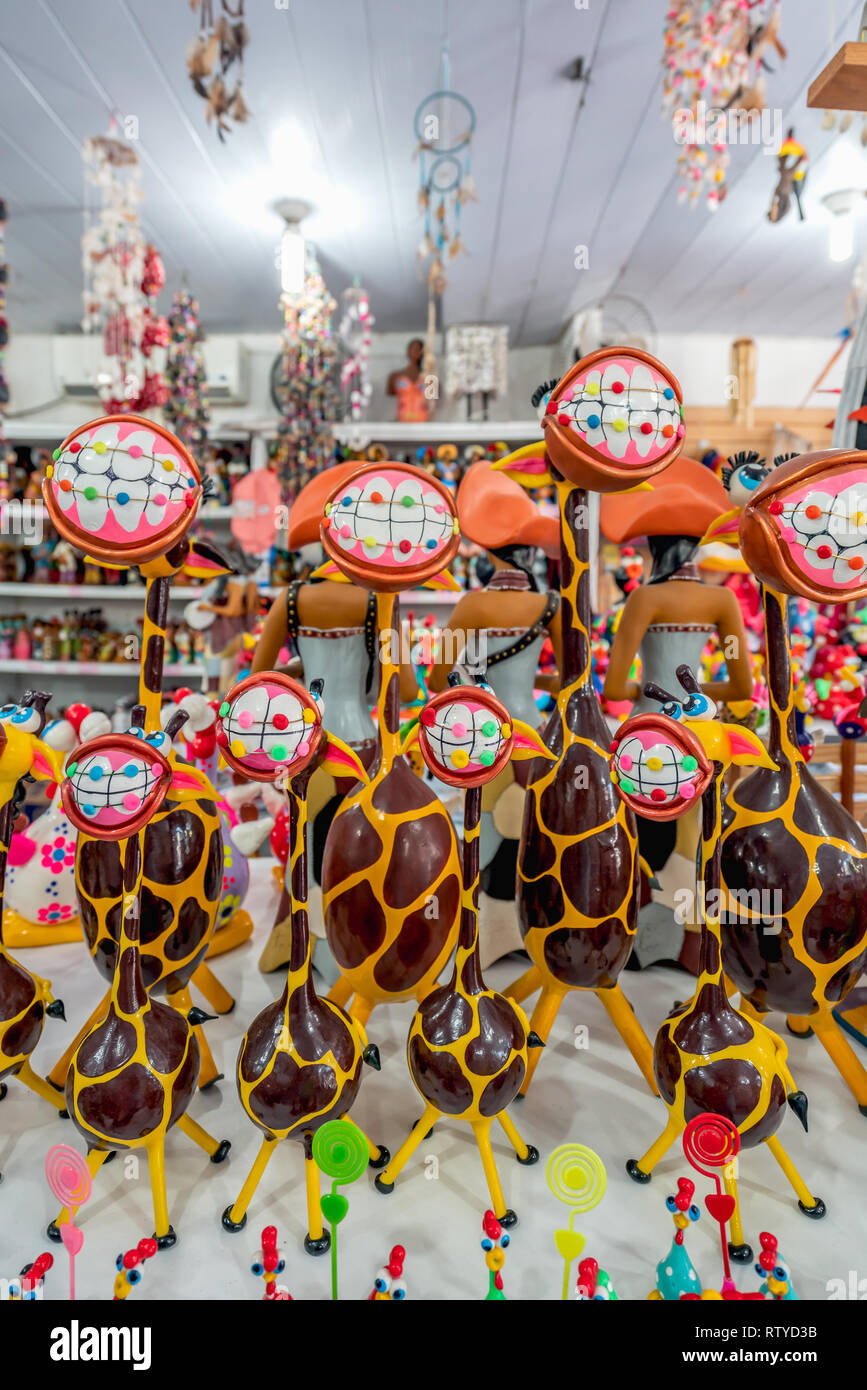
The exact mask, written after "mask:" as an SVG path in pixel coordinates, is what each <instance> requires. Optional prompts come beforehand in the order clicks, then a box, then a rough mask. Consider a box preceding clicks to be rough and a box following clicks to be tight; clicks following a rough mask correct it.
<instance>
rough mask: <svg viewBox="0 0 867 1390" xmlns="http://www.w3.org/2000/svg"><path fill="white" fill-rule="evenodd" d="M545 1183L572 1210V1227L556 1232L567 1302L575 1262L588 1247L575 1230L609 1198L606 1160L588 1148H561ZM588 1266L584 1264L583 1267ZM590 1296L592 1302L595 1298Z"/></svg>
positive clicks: (547, 1169)
mask: <svg viewBox="0 0 867 1390" xmlns="http://www.w3.org/2000/svg"><path fill="white" fill-rule="evenodd" d="M545 1180H546V1182H547V1184H548V1187H549V1188H550V1189H551V1191H552V1192H553V1194H554V1196H555V1197H556V1198H557V1200H558V1201H560V1202H565V1203H566V1205H567V1206H568V1207H569V1208H570V1211H569V1225H568V1226H565V1227H561V1228H560V1229H559V1230H556V1231H555V1232H554V1244H555V1245H556V1246H557V1250H558V1252H559V1254H560V1256H561V1258H562V1260H563V1265H564V1269H563V1294H562V1297H563V1299H567V1298H568V1297H569V1274H570V1271H571V1268H572V1261H573V1260H577V1258H578V1256H579V1255H580V1254H581V1252H582V1250H583V1249H584V1246H585V1245H586V1244H587V1241H586V1238H585V1237H584V1236H583V1235H582V1234H581V1232H580V1231H576V1230H575V1217H576V1216H578V1215H580V1213H581V1212H585V1211H592V1210H593V1208H594V1207H596V1206H598V1205H599V1203H600V1202H601V1201H602V1198H603V1197H604V1196H605V1189H606V1187H607V1185H608V1175H607V1173H606V1172H605V1165H604V1164H603V1162H602V1159H601V1158H600V1157H599V1155H598V1154H597V1153H594V1151H593V1150H592V1149H589V1148H588V1147H587V1145H586V1144H561V1145H560V1147H559V1148H557V1149H554V1151H553V1153H551V1155H550V1157H549V1158H548V1162H547V1165H546V1167H545ZM586 1263H587V1261H582V1265H583V1264H586ZM593 1263H594V1264H595V1263H596V1262H595V1261H594V1262H593ZM597 1269H598V1265H597ZM603 1272H604V1271H603ZM607 1277H608V1276H607V1275H606V1278H607ZM594 1289H595V1278H594ZM587 1296H588V1297H591V1298H592V1297H593V1294H592V1293H591V1294H589V1295H587Z"/></svg>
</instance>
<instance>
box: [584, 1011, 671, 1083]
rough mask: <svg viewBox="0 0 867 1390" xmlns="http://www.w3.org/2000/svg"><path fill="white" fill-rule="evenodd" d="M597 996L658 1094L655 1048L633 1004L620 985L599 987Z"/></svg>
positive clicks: (646, 1078) (646, 1079)
mask: <svg viewBox="0 0 867 1390" xmlns="http://www.w3.org/2000/svg"><path fill="white" fill-rule="evenodd" d="M596 998H597V999H598V1000H599V1001H600V1003H601V1004H602V1007H603V1008H604V1009H605V1012H606V1013H607V1015H608V1017H609V1018H610V1019H611V1022H612V1023H613V1024H614V1027H615V1028H616V1029H617V1031H618V1033H619V1034H620V1036H621V1038H622V1039H623V1041H624V1042H625V1043H626V1046H627V1047H628V1048H629V1051H630V1052H631V1053H632V1056H633V1058H634V1060H635V1062H636V1065H637V1066H638V1070H639V1071H640V1072H641V1075H642V1076H643V1077H644V1079H645V1081H646V1082H647V1084H648V1086H649V1087H650V1089H651V1092H652V1093H653V1095H655V1096H658V1095H659V1091H658V1090H657V1089H656V1078H655V1077H654V1075H653V1048H652V1047H651V1046H650V1043H649V1041H648V1039H647V1034H646V1033H645V1031H644V1029H643V1028H642V1026H641V1024H640V1023H639V1022H638V1019H637V1018H636V1017H635V1013H634V1011H633V1008H632V1005H631V1004H630V1002H629V1000H628V999H627V998H626V995H625V994H624V993H623V990H622V989H621V988H620V986H619V985H615V986H614V988H613V989H597V990H596Z"/></svg>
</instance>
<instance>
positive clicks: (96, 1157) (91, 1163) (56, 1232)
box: [45, 1149, 113, 1242]
mask: <svg viewBox="0 0 867 1390" xmlns="http://www.w3.org/2000/svg"><path fill="white" fill-rule="evenodd" d="M112 1152H113V1150H111V1149H89V1150H88V1152H87V1157H86V1159H85V1162H86V1163H87V1166H88V1168H89V1169H90V1176H91V1178H95V1177H96V1175H97V1173H98V1172H99V1170H100V1168H101V1167H102V1165H103V1163H105V1161H106V1159H107V1158H109V1157H110V1155H111V1154H112ZM77 1211H78V1207H73V1208H72V1211H71V1212H70V1210H69V1207H64V1208H63V1209H62V1210H61V1211H60V1212H58V1214H57V1216H56V1218H55V1219H54V1221H52V1222H51V1223H50V1225H49V1227H48V1230H47V1231H46V1233H45V1234H46V1235H47V1236H48V1238H49V1240H53V1241H58V1242H59V1241H60V1240H61V1239H62V1237H61V1234H60V1227H61V1226H62V1225H63V1223H64V1221H70V1220H71V1219H72V1217H74V1216H75V1213H76V1212H77Z"/></svg>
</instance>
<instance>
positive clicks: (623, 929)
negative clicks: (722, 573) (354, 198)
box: [494, 347, 684, 1095]
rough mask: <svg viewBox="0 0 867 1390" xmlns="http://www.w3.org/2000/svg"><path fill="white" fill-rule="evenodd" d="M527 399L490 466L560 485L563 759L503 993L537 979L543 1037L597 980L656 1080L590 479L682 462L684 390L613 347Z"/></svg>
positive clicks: (555, 733)
mask: <svg viewBox="0 0 867 1390" xmlns="http://www.w3.org/2000/svg"><path fill="white" fill-rule="evenodd" d="M533 403H534V405H537V406H538V407H539V408H540V410H541V411H542V428H543V430H544V435H545V438H544V441H543V442H542V443H540V444H530V445H528V446H526V447H525V448H523V449H519V450H518V451H517V452H516V453H514V454H510V455H509V456H508V457H506V458H503V459H500V460H499V461H498V463H496V464H495V465H494V467H495V468H500V469H503V470H505V471H506V472H507V473H508V475H509V476H510V477H511V478H513V479H514V480H515V482H518V483H521V484H522V485H523V486H524V487H528V488H537V487H539V486H541V485H544V484H550V483H553V484H555V485H556V488H557V495H558V499H559V503H560V541H561V546H560V554H561V559H560V593H561V602H560V612H561V623H562V650H563V669H562V671H561V672H560V677H561V688H560V693H559V695H558V697H557V707H556V709H555V710H554V711H553V712H552V714H551V717H550V719H549V721H548V724H547V726H546V728H545V731H544V733H543V735H542V737H543V739H544V742H545V745H546V747H547V748H548V749H550V751H551V752H552V753H553V754H554V755H555V761H554V762H552V763H549V764H542V763H539V764H537V765H536V766H535V767H534V768H533V769H532V772H531V777H530V785H529V787H528V790H527V795H526V798H525V801H524V824H523V831H522V835H521V845H520V849H519V852H518V887H517V892H518V917H519V925H520V929H521V935H522V936H523V938H524V945H525V947H526V949H527V952H528V953H529V956H530V959H531V961H532V962H533V963H532V966H531V967H530V969H529V970H527V971H525V972H524V974H523V975H521V976H520V977H519V978H518V979H517V980H515V981H514V983H513V984H512V985H511V986H510V987H509V990H508V994H509V995H510V996H511V998H512V999H514V1000H516V1001H523V1000H524V999H527V998H529V997H530V996H531V995H532V994H534V993H536V991H537V990H539V989H540V988H541V993H540V994H539V998H538V1000H537V1002H536V1006H535V1008H534V1010H533V1014H532V1016H531V1019H530V1024H531V1027H532V1028H534V1029H535V1031H536V1032H537V1033H538V1034H539V1036H540V1037H541V1038H542V1040H543V1042H544V1041H547V1038H548V1035H549V1034H550V1031H551V1028H552V1027H553V1024H554V1020H555V1019H556V1017H557V1014H558V1012H559V1009H560V1006H561V1004H562V1003H563V1000H564V999H565V998H566V995H567V994H568V993H569V992H570V991H572V990H592V991H593V992H594V993H595V994H596V997H597V998H598V999H599V1001H600V1003H601V1004H602V1005H603V1007H604V1008H605V1010H606V1012H607V1013H608V1016H609V1018H610V1019H611V1021H612V1023H613V1024H614V1026H615V1028H616V1029H617V1031H618V1032H619V1034H620V1036H621V1038H622V1039H623V1041H624V1043H625V1044H626V1046H627V1048H628V1049H629V1051H630V1052H631V1054H632V1056H633V1058H634V1060H635V1062H636V1064H637V1065H638V1067H639V1069H640V1071H641V1073H642V1075H643V1076H644V1079H645V1081H646V1082H647V1084H648V1086H649V1087H650V1088H651V1090H653V1091H654V1092H655V1089H656V1088H655V1084H654V1080H653V1056H652V1052H651V1047H650V1043H649V1041H648V1039H647V1038H646V1036H645V1034H644V1031H643V1029H642V1028H641V1025H640V1024H639V1022H638V1020H637V1018H636V1017H635V1014H634V1013H633V1011H632V1008H631V1006H630V1004H629V1002H628V1001H627V999H626V998H625V997H624V995H623V992H622V990H621V988H620V985H619V983H618V981H619V976H620V972H621V971H622V969H623V967H624V965H625V964H626V961H627V959H628V956H629V953H630V951H631V949H632V945H633V941H634V939H635V932H636V927H637V919H638V894H639V874H638V836H637V832H636V826H635V819H634V817H633V815H632V812H631V811H630V810H629V808H628V807H627V806H626V805H624V803H623V802H622V801H621V800H620V798H619V797H618V795H617V793H616V791H615V790H614V788H613V786H612V784H611V779H610V776H609V770H608V756H607V749H608V744H609V741H610V736H609V733H608V727H607V725H606V723H605V719H604V717H603V714H602V710H601V708H600V706H599V700H598V698H597V696H596V692H595V690H594V687H593V681H592V679H591V640H590V629H591V608H590V534H591V526H592V525H593V523H592V521H591V512H590V491H589V490H592V491H594V492H597V493H608V492H626V491H629V490H630V489H632V488H634V487H636V486H641V487H646V486H647V482H646V480H647V479H648V478H652V477H654V476H655V475H656V474H658V473H660V472H661V471H662V470H663V469H664V468H667V467H668V465H669V464H670V463H673V462H674V460H675V459H676V458H677V457H678V455H679V454H680V452H681V449H682V447H683V434H684V427H683V424H682V421H681V416H682V414H683V409H682V406H681V390H680V386H679V384H678V382H677V379H676V378H675V377H674V376H672V374H671V373H670V372H669V371H668V369H667V368H666V367H664V366H663V365H662V363H661V362H658V361H657V360H656V358H655V357H651V356H649V355H648V354H647V353H644V352H639V351H638V350H637V349H634V348H622V347H612V348H606V349H604V350H603V351H600V352H594V353H591V354H590V355H589V356H588V357H585V358H583V359H582V361H580V362H578V363H576V365H575V366H574V367H572V368H571V369H570V371H569V372H567V374H566V376H565V377H563V379H562V381H560V382H548V383H546V384H545V385H544V386H542V387H540V388H539V390H538V391H537V392H536V393H535V394H534V397H533ZM534 774H535V775H534ZM539 1055H540V1054H539V1053H538V1052H536V1053H534V1054H533V1056H532V1057H531V1059H530V1064H529V1067H528V1069H527V1075H526V1076H525V1078H524V1082H523V1085H522V1087H521V1094H522V1095H523V1094H526V1092H527V1089H528V1087H529V1085H530V1082H531V1080H532V1077H533V1072H534V1069H535V1066H536V1064H537V1062H538V1059H539Z"/></svg>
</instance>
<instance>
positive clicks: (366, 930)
mask: <svg viewBox="0 0 867 1390" xmlns="http://www.w3.org/2000/svg"><path fill="white" fill-rule="evenodd" d="M459 540H460V536H459V534H458V523H457V517H456V514H455V504H454V499H453V498H452V497H451V495H450V494H449V492H448V490H447V489H446V488H444V487H443V486H442V484H441V483H439V482H438V481H437V480H436V479H435V478H431V477H429V476H428V474H427V473H424V472H422V470H421V469H419V468H412V467H410V466H409V465H406V464H398V463H392V462H390V461H385V462H383V463H380V464H377V465H376V466H373V465H371V464H369V463H368V464H365V465H363V466H362V467H361V468H359V469H358V470H357V471H356V472H355V473H353V474H351V475H350V476H349V477H348V478H345V479H343V480H342V481H341V483H340V485H339V487H338V488H337V490H336V491H335V492H333V493H332V494H331V497H330V499H329V501H328V502H327V503H326V504H325V516H324V519H323V522H322V543H323V545H324V547H325V550H326V553H327V555H328V556H329V563H328V564H327V565H325V566H324V567H323V568H322V569H321V570H319V571H317V574H322V575H325V576H327V577H328V578H329V579H334V578H339V577H340V575H341V574H342V575H343V577H344V578H345V579H347V580H348V581H349V582H351V583H356V584H359V585H361V586H362V587H364V588H368V589H371V590H373V591H374V592H376V595H377V630H378V648H379V651H378V654H379V658H380V688H379V702H378V727H379V761H378V763H377V764H375V765H374V767H373V768H372V770H371V776H370V781H369V782H363V783H362V784H361V786H360V787H359V788H358V789H357V790H356V791H354V792H351V793H350V794H349V795H347V796H346V797H345V798H344V800H343V802H342V804H341V806H340V809H339V810H338V812H337V814H336V816H335V817H334V820H333V821H332V823H331V826H330V828H329V831H328V836H327V838H326V841H325V852H324V855H323V859H322V903H323V910H324V914H325V930H326V934H327V937H328V944H329V946H330V947H331V951H332V954H333V955H334V958H335V960H336V961H337V964H338V966H339V967H340V972H341V978H340V979H339V980H338V981H337V984H336V985H335V986H334V988H333V989H332V991H331V993H330V995H329V998H330V999H332V1000H333V1001H334V1002H335V1003H338V1004H345V1005H347V1006H348V1007H349V1012H350V1013H351V1014H352V1016H353V1018H357V1019H358V1020H359V1021H360V1022H361V1023H366V1022H367V1019H368V1018H369V1016H370V1011H371V1009H372V1008H373V1007H374V1005H375V1004H378V1003H389V1002H394V1001H397V1000H405V999H412V998H415V999H417V1000H421V999H423V998H424V997H425V995H426V994H428V993H429V991H430V990H431V989H432V988H433V987H434V985H435V984H436V981H437V978H438V976H439V973H440V971H441V970H442V969H443V967H444V966H445V964H446V962H447V961H448V959H449V956H450V955H451V953H452V950H453V948H454V943H455V938H456V936H457V928H458V913H459V908H460V893H461V881H460V865H459V863H458V850H457V841H456V839H455V832H454V828H453V826H452V823H451V821H450V820H449V817H448V814H447V812H446V810H445V807H444V806H443V804H442V802H441V801H440V800H439V798H438V797H437V796H436V795H435V794H434V792H433V791H432V790H431V789H430V788H429V787H428V786H426V785H425V783H424V782H423V781H422V779H421V778H420V777H417V776H416V775H415V773H414V772H413V770H412V768H411V766H410V764H409V762H408V760H407V758H406V756H405V755H404V753H402V751H401V747H400V677H399V673H398V661H397V650H398V646H399V622H398V617H397V606H396V601H395V594H396V592H398V591H399V590H401V589H407V588H412V587H416V586H424V585H431V586H436V587H443V586H447V585H450V586H451V587H455V586H454V584H453V582H452V581H451V580H450V579H449V577H448V575H446V574H445V573H444V570H445V566H447V565H448V564H449V563H450V562H451V560H452V559H453V557H454V555H455V554H456V552H457V548H458V543H459ZM432 902H436V905H437V913H436V915H434V914H433V913H432V912H431V909H430V905H431V903H432ZM350 1000H351V1004H350Z"/></svg>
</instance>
